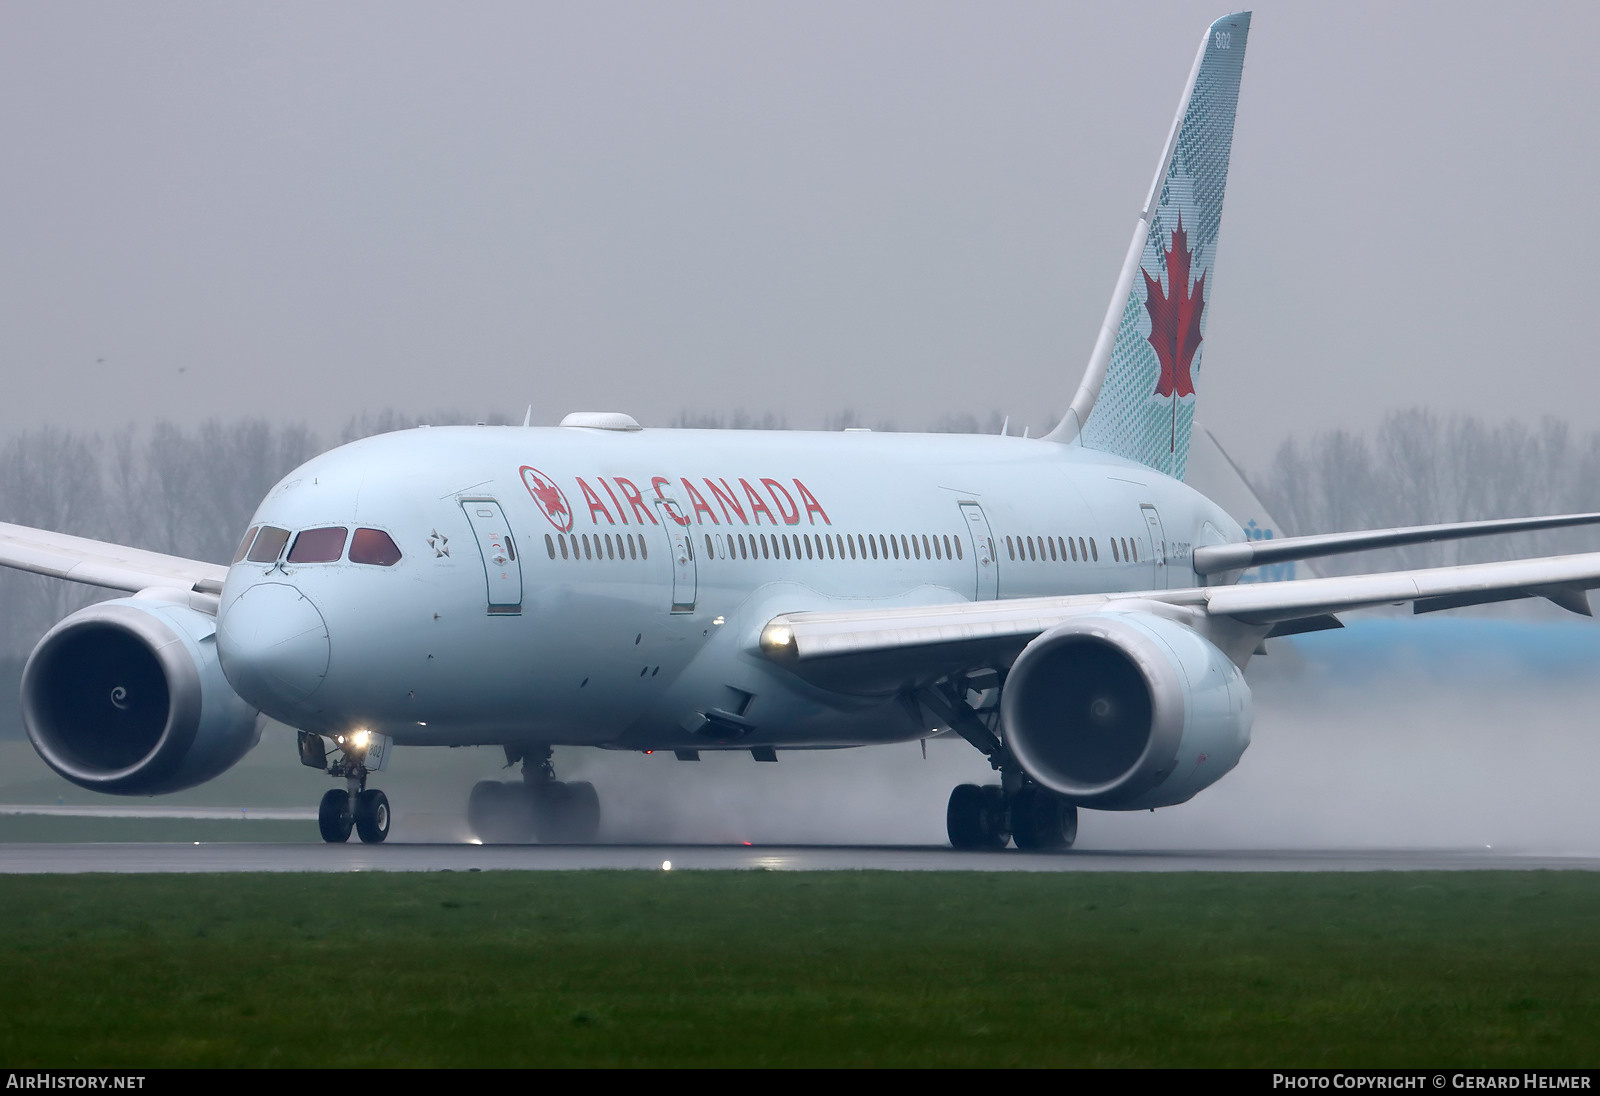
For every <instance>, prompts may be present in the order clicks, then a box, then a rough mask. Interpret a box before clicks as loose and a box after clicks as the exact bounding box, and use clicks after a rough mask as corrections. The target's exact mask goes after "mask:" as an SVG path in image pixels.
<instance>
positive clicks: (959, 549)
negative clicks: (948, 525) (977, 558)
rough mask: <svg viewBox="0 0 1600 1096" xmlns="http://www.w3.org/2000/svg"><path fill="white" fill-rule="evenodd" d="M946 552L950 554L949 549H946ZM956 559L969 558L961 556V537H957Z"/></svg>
mask: <svg viewBox="0 0 1600 1096" xmlns="http://www.w3.org/2000/svg"><path fill="white" fill-rule="evenodd" d="M945 551H947V552H948V551H949V549H948V548H947V549H945ZM956 558H957V559H966V558H967V557H966V556H964V555H962V554H961V537H960V536H957V537H956Z"/></svg>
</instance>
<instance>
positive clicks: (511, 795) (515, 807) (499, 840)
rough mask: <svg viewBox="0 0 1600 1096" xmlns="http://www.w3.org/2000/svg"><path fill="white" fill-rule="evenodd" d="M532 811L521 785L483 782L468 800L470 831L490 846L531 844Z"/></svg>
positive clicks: (476, 786)
mask: <svg viewBox="0 0 1600 1096" xmlns="http://www.w3.org/2000/svg"><path fill="white" fill-rule="evenodd" d="M530 814H531V811H530V810H529V803H528V800H527V797H526V796H525V795H524V794H523V791H522V786H521V785H520V784H503V783H501V782H500V781H498V780H480V781H478V783H476V784H474V785H473V786H472V794H471V795H470V796H468V798H467V828H468V829H470V830H471V831H472V835H473V836H474V837H476V838H477V839H478V840H479V841H482V842H483V843H484V844H486V845H503V844H511V843H514V842H519V841H526V840H528V837H529V834H530V831H531V830H532V828H533V827H532V824H531V822H532V820H531V818H530Z"/></svg>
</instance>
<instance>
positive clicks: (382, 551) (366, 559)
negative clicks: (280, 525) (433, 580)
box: [289, 529, 555, 567]
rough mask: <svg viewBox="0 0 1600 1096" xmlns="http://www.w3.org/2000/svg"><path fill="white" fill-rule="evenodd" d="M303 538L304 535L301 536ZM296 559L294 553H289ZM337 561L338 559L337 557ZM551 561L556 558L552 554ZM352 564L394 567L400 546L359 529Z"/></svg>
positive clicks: (352, 546) (385, 535)
mask: <svg viewBox="0 0 1600 1096" xmlns="http://www.w3.org/2000/svg"><path fill="white" fill-rule="evenodd" d="M300 535H301V536H302V537H303V536H305V534H304V533H301V534H300ZM294 546H295V551H299V549H300V542H299V541H298V540H297V541H295V543H294ZM289 556H290V558H291V559H292V558H294V553H293V552H291V553H289ZM334 558H335V559H337V558H338V557H337V556H335V557H334ZM550 558H551V559H554V558H555V555H554V554H553V553H552V554H551V556H550ZM350 562H351V563H366V564H370V565H372V566H374V567H393V566H394V565H395V564H396V563H399V562H400V546H399V545H397V544H395V542H394V538H393V537H391V536H390V535H389V534H388V533H385V532H384V531H383V530H382V529H357V530H356V531H355V535H354V536H352V537H351V538H350Z"/></svg>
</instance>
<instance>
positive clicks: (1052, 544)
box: [1044, 537, 1056, 563]
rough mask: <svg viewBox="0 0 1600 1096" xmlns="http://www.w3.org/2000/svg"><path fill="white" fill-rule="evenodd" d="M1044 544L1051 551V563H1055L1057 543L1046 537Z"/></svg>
mask: <svg viewBox="0 0 1600 1096" xmlns="http://www.w3.org/2000/svg"><path fill="white" fill-rule="evenodd" d="M1044 543H1045V546H1046V547H1047V548H1049V549H1050V562H1051V563H1054V562H1055V561H1056V542H1055V541H1053V540H1051V539H1050V538H1049V537H1045V538H1044Z"/></svg>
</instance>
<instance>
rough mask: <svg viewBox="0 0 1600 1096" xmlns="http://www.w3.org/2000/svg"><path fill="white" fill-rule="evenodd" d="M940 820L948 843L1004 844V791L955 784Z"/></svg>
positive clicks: (961, 845) (994, 846) (993, 846)
mask: <svg viewBox="0 0 1600 1096" xmlns="http://www.w3.org/2000/svg"><path fill="white" fill-rule="evenodd" d="M944 822H945V832H946V833H948V834H949V835H950V844H951V845H953V846H954V847H956V848H958V849H1003V848H1005V847H1006V831H1005V795H1004V793H1002V792H1001V791H1000V789H999V788H996V787H979V786H978V785H977V784H958V785H956V787H955V790H954V791H952V792H951V793H950V803H949V805H948V806H947V807H946V808H945V812H944Z"/></svg>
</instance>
